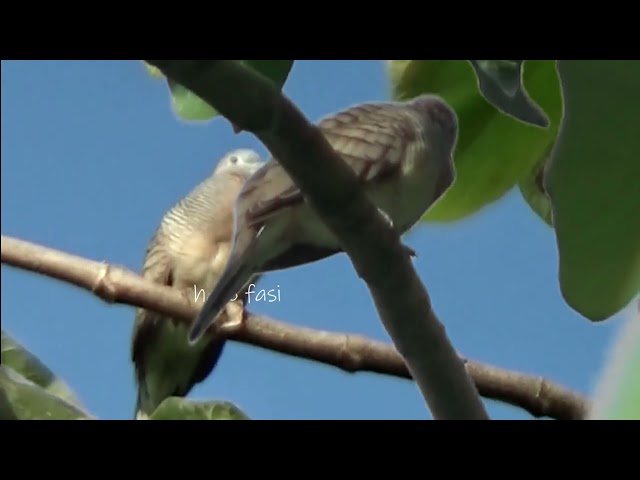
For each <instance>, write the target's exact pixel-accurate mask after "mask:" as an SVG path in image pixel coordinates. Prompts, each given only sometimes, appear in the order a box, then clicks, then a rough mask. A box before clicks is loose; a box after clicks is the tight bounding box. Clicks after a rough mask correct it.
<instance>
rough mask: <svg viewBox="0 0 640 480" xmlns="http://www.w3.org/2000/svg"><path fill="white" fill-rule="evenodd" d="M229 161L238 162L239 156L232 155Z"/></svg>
mask: <svg viewBox="0 0 640 480" xmlns="http://www.w3.org/2000/svg"><path fill="white" fill-rule="evenodd" d="M229 161H230V162H231V163H238V157H236V156H235V155H234V156H232V157H231V158H230V159H229Z"/></svg>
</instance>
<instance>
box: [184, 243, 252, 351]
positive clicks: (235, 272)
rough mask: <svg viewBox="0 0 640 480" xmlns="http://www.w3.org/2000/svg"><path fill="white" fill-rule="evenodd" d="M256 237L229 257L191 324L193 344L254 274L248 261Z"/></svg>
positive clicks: (190, 334) (190, 340)
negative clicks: (237, 252) (218, 278)
mask: <svg viewBox="0 0 640 480" xmlns="http://www.w3.org/2000/svg"><path fill="white" fill-rule="evenodd" d="M254 238H255V237H253V238H251V239H246V240H248V241H247V242H246V244H245V245H243V247H244V248H240V249H237V250H236V251H238V250H239V251H240V253H239V254H238V255H235V256H234V257H232V258H231V259H229V262H228V263H227V266H226V268H225V270H224V273H223V274H222V277H220V280H219V281H218V283H217V284H216V286H215V288H214V289H213V291H212V292H211V294H210V295H209V298H208V299H207V301H206V302H205V304H204V306H203V307H202V310H200V313H198V316H197V317H196V319H195V320H194V322H193V324H192V325H191V329H190V331H189V343H190V344H191V345H193V344H194V343H196V342H197V341H198V340H199V339H200V337H201V336H202V335H203V333H204V332H205V330H206V329H207V328H209V326H210V325H211V324H212V323H213V322H214V320H215V319H216V317H217V316H218V314H219V313H220V312H221V311H222V309H223V308H224V307H225V305H226V304H227V303H228V302H230V301H231V300H232V299H233V297H234V296H235V295H236V294H238V296H240V293H241V290H242V288H243V287H244V285H245V284H246V283H247V281H248V280H249V279H250V278H251V277H252V275H253V274H254V272H253V269H252V266H251V265H250V264H248V262H247V261H246V260H247V258H248V257H249V256H250V254H251V253H252V250H253V247H254V245H255V243H254V242H253V240H254Z"/></svg>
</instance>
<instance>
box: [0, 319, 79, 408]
mask: <svg viewBox="0 0 640 480" xmlns="http://www.w3.org/2000/svg"><path fill="white" fill-rule="evenodd" d="M1 353H2V364H3V365H5V366H7V367H11V369H13V370H14V371H15V372H17V373H18V374H20V375H21V376H23V377H24V378H25V379H26V380H29V381H30V382H33V383H35V384H36V385H38V386H40V387H42V388H43V389H45V390H46V391H47V392H49V393H51V394H53V395H57V396H58V397H60V398H62V399H63V400H65V401H67V402H69V403H71V404H73V405H75V406H77V407H80V408H82V405H81V403H80V401H79V400H78V398H77V397H76V396H75V394H74V393H73V392H72V391H71V389H70V388H69V387H68V386H67V385H66V384H65V382H63V381H62V380H61V379H59V378H57V377H56V375H55V374H54V373H53V372H52V371H51V370H49V369H48V368H47V367H46V365H44V364H43V363H42V362H41V361H40V360H39V359H38V358H37V357H36V356H35V355H33V354H32V353H31V352H29V351H28V350H27V349H26V348H24V347H23V346H22V345H20V344H19V343H18V342H16V341H15V340H14V339H13V338H11V337H10V336H9V334H8V333H6V332H5V331H4V330H2V346H1Z"/></svg>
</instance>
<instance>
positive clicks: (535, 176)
mask: <svg viewBox="0 0 640 480" xmlns="http://www.w3.org/2000/svg"><path fill="white" fill-rule="evenodd" d="M548 160H549V157H545V158H543V159H542V160H541V161H540V163H538V164H537V165H536V166H535V167H534V168H533V170H531V172H530V173H529V174H527V175H525V177H524V178H523V179H522V180H520V184H519V185H518V186H519V188H520V193H521V194H522V197H523V198H524V199H525V200H526V202H527V203H528V204H529V207H531V209H532V210H533V211H534V212H535V213H537V214H538V216H539V217H540V218H541V219H542V220H544V221H545V222H546V223H547V224H548V225H549V226H550V227H553V219H552V218H553V215H552V208H551V200H550V199H549V195H548V194H547V192H546V190H545V189H544V168H545V166H546V165H547V162H548Z"/></svg>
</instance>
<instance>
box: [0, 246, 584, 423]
mask: <svg viewBox="0 0 640 480" xmlns="http://www.w3.org/2000/svg"><path fill="white" fill-rule="evenodd" d="M1 257H2V263H6V264H7V265H11V266H14V267H17V268H21V269H24V270H29V271H33V272H37V273H40V274H43V275H46V276H49V277H52V278H56V279H58V280H62V281H65V282H68V283H72V284H74V285H76V286H78V287H80V288H83V289H86V290H89V291H93V292H95V294H96V295H97V296H98V297H100V298H102V299H104V300H105V301H107V302H109V303H117V304H125V305H132V306H138V307H143V308H148V309H151V310H154V311H157V312H159V313H164V314H167V315H170V316H172V317H175V318H177V319H181V320H183V321H184V322H191V321H192V320H193V317H194V315H195V314H196V313H197V309H198V308H199V307H198V306H196V305H193V304H190V303H189V302H188V301H187V300H186V299H185V298H184V297H183V296H182V295H181V294H179V293H178V292H176V291H175V290H173V289H171V288H169V287H165V286H163V285H157V284H154V283H151V282H148V281H147V280H144V279H143V278H142V277H139V276H138V275H136V274H135V273H133V272H131V271H129V270H127V269H124V268H121V267H116V266H111V265H108V264H105V263H101V262H96V261H93V260H88V259H85V258H82V257H78V256H75V255H70V254H68V253H64V252H61V251H59V250H54V249H52V248H48V247H44V246H40V245H36V244H33V243H30V242H25V241H23V240H18V239H15V238H11V237H7V236H4V235H3V236H2V253H1ZM226 333H229V338H230V339H232V340H235V341H238V342H242V343H247V344H251V345H255V346H258V347H262V348H265V349H268V350H273V351H277V352H280V353H283V354H285V355H292V356H296V357H301V358H307V359H311V360H316V361H318V362H322V363H325V364H328V365H333V366H335V367H338V368H341V369H342V370H344V371H347V372H358V371H369V372H375V373H380V374H385V375H393V376H397V377H403V378H408V379H410V378H411V375H410V374H409V371H408V370H407V367H406V365H405V363H404V361H403V360H402V357H401V356H400V355H399V354H398V352H397V351H396V350H395V349H394V348H393V347H392V346H390V345H387V344H385V343H382V342H377V341H374V340H370V339H367V338H365V337H363V336H360V335H352V334H339V333H330V332H324V331H319V330H313V329H310V328H303V327H294V326H291V325H288V324H286V323H283V322H279V321H276V320H272V319H268V318H266V317H263V316H260V315H256V314H249V315H248V318H247V321H246V328H243V329H241V330H239V331H237V332H226V331H224V330H221V334H226ZM466 367H467V371H468V372H469V374H470V375H471V377H472V378H473V380H474V382H475V384H476V387H477V388H478V390H479V391H480V394H481V395H482V396H484V397H486V398H490V399H494V400H499V401H502V402H506V403H509V404H512V405H514V406H517V407H520V408H523V409H524V410H527V411H528V412H529V413H531V414H532V415H534V416H536V417H551V418H557V419H561V420H577V419H582V418H583V416H584V414H585V412H586V411H587V406H588V403H587V401H586V400H585V399H584V398H583V397H581V396H580V395H579V394H577V393H574V392H572V391H570V390H568V389H566V388H564V387H563V386H561V385H558V384H555V383H553V382H551V381H549V380H545V379H544V378H542V377H537V376H533V375H527V374H525V373H519V372H514V371H509V370H506V369H502V368H497V367H493V366H490V365H485V364H482V363H479V362H474V361H470V360H469V361H466Z"/></svg>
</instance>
